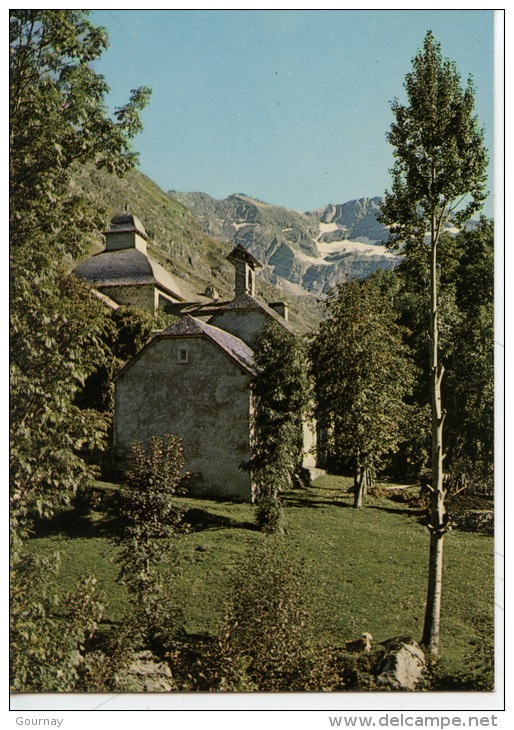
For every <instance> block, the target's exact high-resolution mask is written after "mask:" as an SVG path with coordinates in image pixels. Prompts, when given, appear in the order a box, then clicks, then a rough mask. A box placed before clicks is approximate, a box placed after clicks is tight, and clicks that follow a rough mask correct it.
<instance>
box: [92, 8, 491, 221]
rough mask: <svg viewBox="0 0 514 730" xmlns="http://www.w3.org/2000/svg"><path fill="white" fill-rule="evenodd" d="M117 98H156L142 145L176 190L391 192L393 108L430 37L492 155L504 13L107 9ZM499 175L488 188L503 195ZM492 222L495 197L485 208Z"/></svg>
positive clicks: (164, 183) (102, 13)
mask: <svg viewBox="0 0 514 730" xmlns="http://www.w3.org/2000/svg"><path fill="white" fill-rule="evenodd" d="M91 19H92V20H93V22H95V23H96V24H98V25H104V26H105V27H106V28H107V30H108V32H109V36H110V47H109V49H108V50H107V51H106V52H105V53H104V54H103V56H102V58H101V60H100V61H99V62H98V63H97V68H98V70H99V71H100V72H101V73H103V74H104V75H105V77H106V80H107V82H108V84H109V85H110V87H111V98H110V103H111V104H112V105H113V106H116V105H121V104H123V103H124V102H125V101H126V100H127V98H128V95H129V93H130V89H132V88H134V87H137V86H141V85H146V86H150V87H151V88H152V90H153V94H152V99H151V102H150V106H149V107H148V109H147V110H145V112H144V114H143V121H144V132H143V133H142V134H141V135H139V136H138V137H137V138H136V140H135V145H134V146H135V148H136V149H137V150H138V151H139V153H140V169H141V171H142V172H144V173H145V174H146V175H148V176H149V177H150V178H152V179H153V180H154V181H155V182H156V183H157V184H158V185H159V186H160V187H162V188H163V189H164V190H170V189H175V190H181V191H202V192H205V193H208V194H210V195H212V196H214V197H217V198H224V197H226V196H227V195H230V194H231V193H234V192H238V193H246V194H248V195H252V196H254V197H256V198H259V199H261V200H265V201H267V202H270V203H274V204H276V205H283V206H286V207H289V208H293V209H295V210H312V209H315V208H319V207H322V206H325V205H326V204H328V203H339V202H345V201H347V200H351V199H353V198H359V197H364V196H369V197H371V196H374V195H382V194H383V192H384V190H385V189H386V188H388V187H389V184H390V177H389V173H388V170H389V168H390V167H391V165H392V162H393V157H392V149H391V147H390V146H389V144H388V143H387V141H386V139H385V135H386V132H387V130H388V129H389V126H390V124H391V121H392V114H391V111H390V104H389V102H390V101H391V100H392V99H393V98H394V97H395V96H397V97H399V98H400V99H402V98H403V81H404V78H405V74H406V73H408V72H409V71H410V69H411V59H412V57H413V56H414V55H415V53H416V52H417V50H418V49H419V48H420V47H421V45H422V43H423V38H424V36H425V34H426V32H427V30H429V29H431V30H432V31H433V33H434V35H435V37H436V39H437V40H438V41H439V42H440V43H441V46H442V52H443V55H444V56H447V57H448V58H451V59H452V60H454V61H455V62H456V64H457V68H458V70H459V71H460V73H461V76H462V79H463V81H465V80H466V79H467V77H468V75H472V76H473V79H474V83H475V87H476V113H477V116H478V118H479V121H480V124H481V126H482V127H484V129H485V133H486V136H485V139H486V145H487V147H488V149H489V150H490V151H491V156H492V149H493V11H491V10H485V11H478V10H448V11H441V10H405V11H404V10H386V11H382V10H368V11H360V10H320V11H317V10H232V11H230V10H146V11H144V10H134V11H131V10H98V11H93V12H92V15H91ZM492 185H493V181H492V171H491V178H490V181H489V186H488V187H489V190H491V191H492ZM484 212H485V213H486V214H487V215H492V214H493V207H492V196H490V199H489V201H488V202H487V204H486V208H485V211H484Z"/></svg>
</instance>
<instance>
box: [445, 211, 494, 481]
mask: <svg viewBox="0 0 514 730" xmlns="http://www.w3.org/2000/svg"><path fill="white" fill-rule="evenodd" d="M455 245H456V247H457V251H458V253H459V261H458V269H457V271H456V277H455V282H456V284H455V287H456V294H455V297H456V305H457V307H458V311H459V323H458V326H457V327H455V328H454V337H453V349H452V357H451V363H450V368H449V369H448V372H447V378H446V380H447V392H448V396H447V397H448V402H449V403H450V404H451V410H450V411H449V413H448V421H447V426H446V431H447V453H448V457H447V459H448V462H449V464H450V467H451V469H452V470H453V471H459V472H463V473H465V474H466V477H467V479H468V480H470V481H471V482H473V481H474V482H475V483H476V484H480V485H481V486H487V487H492V482H493V471H494V226H493V223H492V221H488V220H487V219H485V218H481V220H480V222H479V224H478V226H477V227H476V228H471V229H469V230H464V231H462V232H461V233H459V234H458V236H456V238H455Z"/></svg>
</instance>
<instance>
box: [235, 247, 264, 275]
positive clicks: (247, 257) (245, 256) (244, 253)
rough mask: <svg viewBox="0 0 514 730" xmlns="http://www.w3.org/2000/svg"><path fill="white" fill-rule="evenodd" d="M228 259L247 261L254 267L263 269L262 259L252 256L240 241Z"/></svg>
mask: <svg viewBox="0 0 514 730" xmlns="http://www.w3.org/2000/svg"><path fill="white" fill-rule="evenodd" d="M227 260H228V261H245V262H246V263H247V264H250V265H251V266H252V267H253V268H255V267H258V268H259V269H262V264H261V262H260V261H258V260H257V259H256V258H255V256H252V254H251V253H250V252H249V251H248V250H247V249H246V248H245V247H244V246H243V245H242V244H241V243H238V244H237V246H234V248H233V249H232V251H231V252H230V253H229V254H228V256H227Z"/></svg>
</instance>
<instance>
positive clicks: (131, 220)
mask: <svg viewBox="0 0 514 730" xmlns="http://www.w3.org/2000/svg"><path fill="white" fill-rule="evenodd" d="M134 231H135V232H136V233H139V235H140V236H141V237H142V238H144V239H145V240H148V235H147V233H146V231H145V228H144V226H143V224H142V223H141V221H140V220H139V218H137V217H136V216H135V215H132V213H129V212H128V210H124V211H123V212H122V213H117V214H116V215H115V216H114V218H112V219H111V225H110V226H109V229H108V230H107V231H104V235H105V234H107V233H133V232H134Z"/></svg>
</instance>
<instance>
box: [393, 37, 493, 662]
mask: <svg viewBox="0 0 514 730" xmlns="http://www.w3.org/2000/svg"><path fill="white" fill-rule="evenodd" d="M412 65H413V68H412V71H411V72H410V73H408V74H407V76H406V79H405V84H404V86H405V90H406V93H407V99H408V103H407V104H401V103H400V102H399V101H398V100H397V99H396V100H395V101H393V104H392V111H393V114H394V117H395V121H394V122H393V124H392V126H391V131H390V132H389V134H388V139H389V142H390V143H391V144H392V145H393V147H394V156H395V165H394V167H393V169H392V171H391V173H392V178H393V181H392V186H391V190H390V191H388V192H386V194H385V201H384V203H383V206H382V214H381V220H382V222H384V223H386V224H388V225H390V226H391V227H390V242H391V244H392V245H399V246H401V247H402V249H403V252H404V254H405V255H407V256H408V255H409V254H410V252H411V251H412V250H413V249H419V248H421V250H422V251H423V252H425V256H426V261H427V267H428V271H429V291H430V322H429V332H430V358H429V370H430V393H431V409H432V480H431V507H430V521H429V524H430V559H429V579H428V592H427V603H426V614H425V624H424V629H423V639H422V641H423V644H424V645H425V646H426V647H427V649H428V650H429V651H430V652H431V654H432V655H434V656H435V655H437V653H438V647H439V633H440V612H441V589H442V572H443V540H444V533H445V531H446V529H447V522H448V517H447V514H446V509H445V506H444V498H445V491H444V488H443V458H444V453H443V423H444V412H443V407H442V400H441V382H442V378H443V372H444V368H443V366H442V363H441V360H440V355H439V347H440V343H439V310H438V250H439V245H440V243H441V240H442V239H441V237H442V234H443V231H444V227H445V225H446V224H447V223H448V222H449V221H450V220H454V221H455V222H456V223H457V224H458V223H462V222H464V221H466V220H467V219H468V218H469V217H470V216H471V215H472V214H473V213H475V212H476V211H477V210H479V209H480V207H481V206H482V203H483V201H484V199H485V197H486V193H485V192H484V185H485V177H486V166H487V153H486V150H485V149H484V144H483V133H482V131H481V130H480V129H479V127H478V123H477V119H476V117H475V116H474V114H473V110H474V89H473V85H472V82H471V80H469V81H468V83H467V85H466V87H465V88H463V87H462V86H461V81H460V76H459V73H458V71H457V69H456V66H455V64H454V63H453V62H452V61H450V60H448V59H445V58H443V57H442V55H441V48H440V45H439V44H438V43H437V42H436V41H435V39H434V36H433V34H432V32H430V31H429V32H428V33H427V35H426V37H425V41H424V45H423V50H422V51H420V52H419V53H418V54H417V55H416V56H415V58H414V59H413V62H412Z"/></svg>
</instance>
